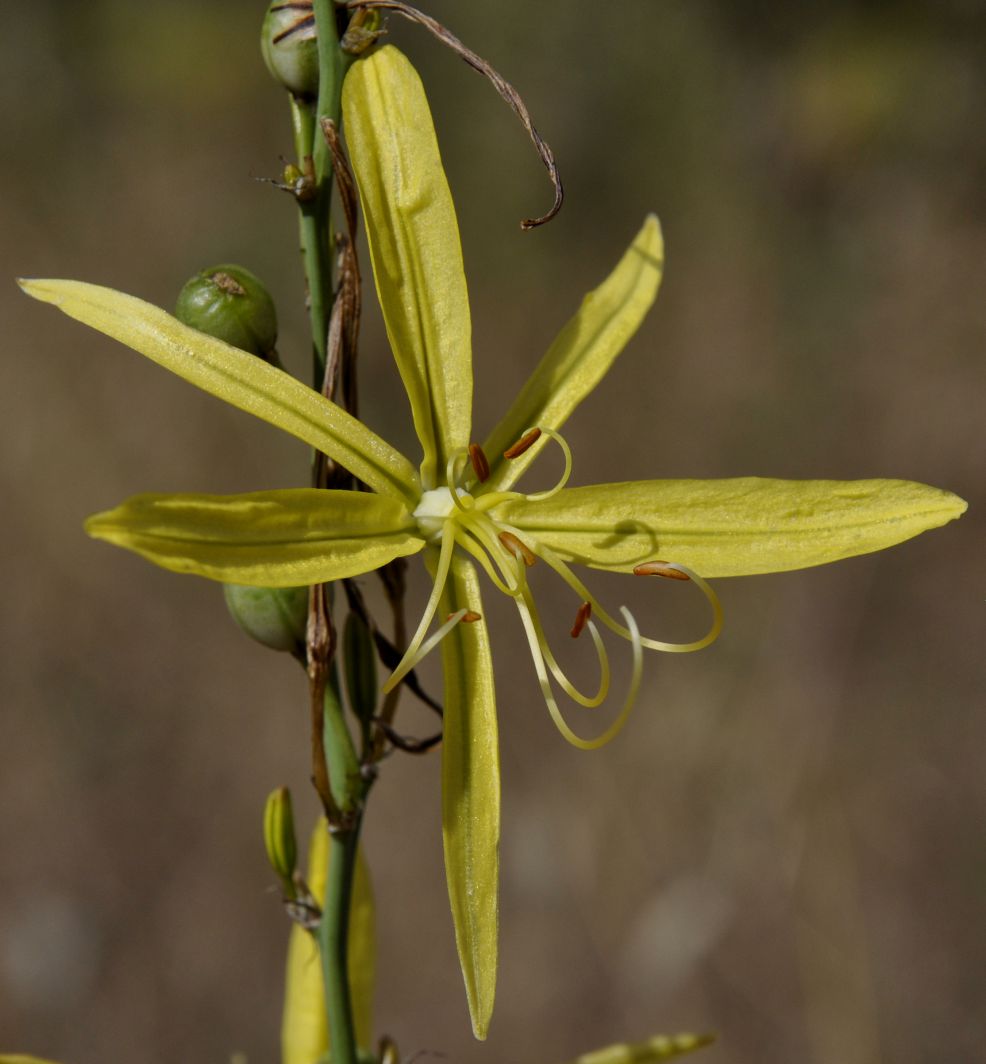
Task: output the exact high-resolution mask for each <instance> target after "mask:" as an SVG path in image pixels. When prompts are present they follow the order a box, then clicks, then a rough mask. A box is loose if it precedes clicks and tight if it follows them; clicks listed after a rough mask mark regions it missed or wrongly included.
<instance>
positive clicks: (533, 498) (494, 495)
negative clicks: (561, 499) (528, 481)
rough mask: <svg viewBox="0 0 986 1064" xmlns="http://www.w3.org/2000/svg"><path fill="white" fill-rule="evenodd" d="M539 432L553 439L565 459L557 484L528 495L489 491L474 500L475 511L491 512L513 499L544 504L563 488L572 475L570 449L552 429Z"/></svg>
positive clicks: (517, 492)
mask: <svg viewBox="0 0 986 1064" xmlns="http://www.w3.org/2000/svg"><path fill="white" fill-rule="evenodd" d="M532 431H533V429H528V432H532ZM539 432H540V434H541V435H543V436H549V437H550V438H551V439H553V440H554V441H555V443H557V444H558V446H559V447H560V448H561V450H562V454H563V455H564V457H565V468H564V470H563V471H562V475H561V477H559V479H558V483H557V484H555V486H554V487H553V488H548V489H547V491H535V492H532V493H531V494H530V495H528V494H526V493H525V492H523V491H491V492H488V493H486V494H485V495H480V496H479V497H478V498H477V499H476V509H477V510H480V511H485V510H491V509H492V508H493V507H494V506H499V505H500V503H502V502H512V501H513V500H515V499H526V500H527V501H528V502H544V500H545V499H550V498H551V496H552V495H557V494H558V492H560V491H561V489H562V488H564V487H565V485H566V484H567V483H568V481H569V478H570V477H571V475H572V448H571V447H569V445H568V441H567V440H566V439H565V437H564V436H562V434H561V433H560V432H555V430H554V429H540V430H539Z"/></svg>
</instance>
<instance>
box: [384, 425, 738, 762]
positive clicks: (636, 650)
mask: <svg viewBox="0 0 986 1064" xmlns="http://www.w3.org/2000/svg"><path fill="white" fill-rule="evenodd" d="M542 435H545V436H548V437H549V438H550V439H552V440H553V441H554V442H555V443H557V444H558V446H559V447H560V448H561V450H562V454H563V456H564V460H565V468H564V471H563V472H562V475H561V477H560V478H559V480H558V482H557V483H556V484H555V485H554V487H552V488H549V489H548V490H547V491H541V492H533V493H524V492H518V491H487V490H484V487H483V485H484V484H485V483H486V482H487V481H488V479H489V476H490V464H489V461H488V459H487V457H486V455H485V453H484V452H483V449H482V447H481V446H480V445H479V444H478V443H471V444H470V445H469V446H468V447H467V448H464V449H462V450H460V451H458V452H456V453H455V454H453V455H452V456H451V457H450V458H449V460H448V463H447V466H446V482H445V486H444V487H441V488H433V489H432V490H430V491H426V492H424V493H423V494H422V496H421V502H420V504H419V505H418V507H417V509H416V510H415V511H414V517H415V519H416V520H417V523H418V528H419V530H420V532H421V534H422V535H423V536H424V537H425V538H426V539H427V540H428V541H429V542H431V543H432V544H434V545H436V546H437V547H438V549H439V554H438V563H437V566H436V569H435V583H434V586H433V588H432V592H431V596H430V597H429V599H428V603H427V605H426V606H425V610H424V613H423V614H422V617H421V620H420V622H419V624H418V628H417V631H416V632H415V634H414V637H413V638H412V640H411V642H410V645H409V646H408V648H407V651H406V653H405V655H404V657H403V658H402V660H401V662H400V663H399V664H398V666H397V668H395V669H394V671H393V673H392V674H391V676H390V678H389V679H388V681H387V683H386V685H385V686H384V691H390V690H392V689H393V688H394V687H396V685H397V684H399V683H400V682H401V680H402V679H403V678H404V677H405V676H407V674H408V673H409V672H410V671H411V670H412V669H414V668H415V667H416V666H417V664H418V663H419V662H420V661H421V660H422V659H423V658H424V657H425V656H426V655H427V654H429V653H430V652H431V651H432V650H434V649H435V647H436V646H438V644H439V643H440V642H441V641H442V640H443V639H444V638H445V636H447V635H448V634H449V632H451V631H452V629H453V628H455V626H456V625H457V624H460V623H468V622H470V621H475V620H478V619H479V614H478V613H477V612H476V611H474V610H469V609H460V610H458V611H456V612H455V613H452V614H450V615H449V617H448V618H447V619H446V620H445V622H444V623H443V624H442V625H440V626H439V628H438V629H437V630H436V631H435V632H434V633H432V635H430V636H428V634H427V633H428V629H429V627H430V626H431V622H432V620H433V618H434V616H435V613H436V611H437V610H438V604H439V602H440V601H441V597H442V592H443V590H444V588H445V583H446V580H447V579H448V574H449V569H450V567H451V564H452V556H453V553H454V551H455V548H456V547H457V546H458V547H459V548H460V549H461V550H463V551H465V553H467V554H468V555H470V557H472V558H473V559H474V560H475V561H476V562H477V563H478V564H479V565H480V566H481V568H482V569H483V570H484V571H485V573H486V575H487V576H488V577H489V578H490V580H491V581H492V582H493V584H494V586H495V587H497V589H498V590H500V591H502V592H503V594H505V595H507V596H508V597H509V598H510V599H512V600H513V602H514V603H515V605H516V606H517V610H518V612H519V614H520V618H521V622H522V623H523V625H524V631H525V632H526V634H527V640H528V644H529V645H530V648H531V656H532V657H533V659H534V668H535V671H536V672H537V677H538V682H539V683H540V686H541V693H542V695H543V696H544V700H545V702H546V704H547V706H548V710H549V712H550V713H551V717H552V719H553V720H554V722H555V724H556V726H557V727H558V730H559V731H560V732H561V733H562V735H563V736H564V737H565V738H566V739H567V740H568V742H570V743H571V744H572V745H573V746H577V747H579V748H580V749H583V750H591V749H596V748H597V747H600V746H602V745H604V744H605V743H607V742H609V740H610V739H612V738H613V737H614V736H615V735H616V734H617V733H618V732H619V731H620V729H621V728H622V727H623V725H624V723H625V722H626V719H627V717H628V715H629V713H630V710H631V709H632V707H633V703H634V701H635V700H636V697H637V692H638V690H639V688H640V679H641V674H642V670H643V654H642V650H643V648H644V647H647V648H649V649H652V650H663V651H668V652H674V653H687V652H690V651H693V650H701V649H702V648H703V647H706V646H708V645H709V644H710V643H711V642H713V641H714V640H715V639H716V637H717V636H718V635H719V632H720V630H721V628H722V610H721V608H720V605H719V600H718V598H717V597H716V594H715V592H714V591H713V590H712V588H711V587H710V586H709V585H708V584H707V583H706V582H705V580H703V579H702V578H701V577H700V576H698V574H697V573H694V572H693V571H692V570H691V569H688V568H687V567H686V566H683V565H676V564H675V563H673V562H666V561H658V560H655V561H650V562H646V563H643V564H641V565H638V566H637V567H636V568H635V569H634V574H635V575H637V576H663V577H666V578H670V579H674V580H692V581H694V582H695V583H696V584H697V585H698V587H699V588H700V589H701V590H702V592H703V593H704V594H705V596H706V598H707V599H708V600H709V603H710V604H711V606H712V610H713V620H712V624H711V626H710V628H709V630H708V632H706V634H705V635H704V636H703V637H702V638H701V639H698V640H695V641H694V642H690V643H668V642H664V641H660V640H656V639H648V638H645V637H643V636H642V635H641V634H640V629H639V627H638V625H637V622H636V619H635V618H634V616H633V614H631V613H630V611H629V610H628V609H627V608H626V607H625V606H621V607H620V614H621V615H622V617H623V620H624V622H625V623H624V624H620V623H619V622H618V621H616V620H614V618H613V617H612V616H611V615H610V614H609V613H608V612H607V611H606V610H605V609H603V607H602V606H601V605H600V604H599V602H598V601H597V599H596V598H595V597H594V596H593V595H592V594H591V592H590V591H589V590H588V589H587V588H586V587H585V585H584V584H583V583H582V581H581V580H579V578H578V577H577V576H576V575H575V574H574V573H573V572H572V570H571V568H570V567H569V566H568V565H567V564H566V563H565V562H564V561H563V560H562V559H561V558H560V557H558V555H557V554H555V553H554V552H553V551H552V550H550V549H549V548H548V547H547V546H545V545H544V544H542V543H539V542H537V540H535V539H534V538H533V537H531V536H530V535H529V534H527V535H525V534H523V533H521V531H520V530H519V529H517V528H515V527H513V526H512V525H510V524H508V523H506V522H505V521H503V520H501V519H499V518H498V516H497V512H496V511H497V508H498V507H499V506H501V505H502V504H503V503H506V502H510V501H513V500H516V499H525V500H526V501H527V502H540V501H544V500H546V499H549V498H551V497H552V496H554V495H556V494H557V493H558V492H560V491H561V490H562V489H563V488H564V487H565V486H566V484H567V483H568V481H569V478H570V477H571V473H572V452H571V448H570V447H569V446H568V443H567V442H566V441H565V439H564V437H563V436H562V435H561V434H560V433H558V432H556V431H555V430H554V429H549V428H544V427H537V426H536V427H534V428H532V429H528V430H527V431H526V432H525V433H524V434H523V435H522V436H521V438H520V439H519V440H517V442H516V443H514V444H513V445H512V446H511V447H509V448H507V450H506V451H504V452H503V457H504V458H505V459H507V460H508V461H510V460H512V459H515V458H519V457H520V456H521V455H522V454H524V453H525V452H526V451H528V450H529V449H530V448H531V447H532V446H533V445H534V444H535V443H536V442H537V441H538V440H539V439H540V438H541V436H542ZM538 559H541V560H542V561H544V562H546V563H547V564H548V565H549V566H550V567H551V568H552V569H553V570H554V571H555V572H556V573H558V575H559V576H560V577H561V578H562V579H563V580H564V581H565V583H566V584H568V586H569V587H570V588H572V590H573V591H575V593H576V594H577V595H578V596H579V599H580V600H581V604H580V605H579V607H578V612H577V614H576V617H575V623H574V625H573V627H572V631H571V635H572V637H573V638H578V637H579V636H580V635H581V634H582V632H583V631H585V630H586V629H588V631H589V635H590V636H591V637H592V643H593V648H594V649H595V652H596V657H597V659H598V662H599V685H598V688H597V690H596V692H595V694H592V695H587V694H585V693H583V692H582V691H580V690H579V689H578V688H577V687H576V686H575V685H574V684H573V683H572V682H571V680H570V679H569V678H568V676H567V675H566V674H565V671H564V670H563V669H562V667H561V666H560V665H559V664H558V661H557V659H556V658H555V655H554V653H553V651H552V649H551V646H550V644H549V642H548V639H547V637H546V635H545V632H544V626H543V625H542V623H541V618H540V614H539V613H538V609H537V606H536V604H535V602H534V596H533V594H532V592H531V588H530V585H529V583H528V580H527V570H528V569H529V568H530V567H531V566H533V565H534V564H535V562H537V561H538ZM593 616H598V617H599V619H600V620H601V621H602V623H603V624H604V625H605V626H606V627H607V628H609V629H610V631H612V632H614V633H615V634H617V635H619V636H621V637H622V638H624V639H626V640H628V641H629V642H630V644H631V646H632V648H633V671H632V674H631V678H630V685H629V690H628V693H627V696H626V698H625V700H624V703H623V707H622V709H621V710H620V712H619V714H618V715H617V717H616V718H615V719H614V720H613V721H612V723H611V724H610V725H609V726H608V727H607V728H606V730H605V731H604V732H603V733H602V734H601V735H598V736H596V737H595V738H593V739H584V738H582V737H580V736H579V735H577V734H576V733H575V732H574V731H573V730H572V729H571V727H570V726H569V725H568V723H567V722H566V720H565V718H564V716H563V715H562V712H561V709H560V708H559V706H558V702H557V700H556V698H555V695H554V691H553V690H552V686H551V680H552V679H554V681H555V683H556V684H557V685H558V686H559V687H561V689H562V690H563V691H564V692H565V694H566V695H568V697H569V698H571V699H572V701H573V702H576V703H577V704H578V705H581V706H585V707H586V708H589V709H593V708H595V707H597V706H600V705H601V704H602V703H603V702H604V701H605V699H606V697H607V695H608V694H609V686H610V666H609V655H608V653H607V651H606V646H605V644H604V642H603V639H602V636H601V635H600V633H599V629H598V627H597V625H596V624H595V622H594V621H593V619H592V618H593Z"/></svg>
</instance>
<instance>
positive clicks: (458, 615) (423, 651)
mask: <svg viewBox="0 0 986 1064" xmlns="http://www.w3.org/2000/svg"><path fill="white" fill-rule="evenodd" d="M471 613H472V611H471V610H468V609H463V610H456V611H455V613H453V614H452V615H451V616H450V617H449V618H448V620H447V621H445V623H444V624H442V625H440V626H439V627H438V628H436V629H435V631H434V632H432V634H431V635H430V636H428V638H427V639H426V640H425V641H424V642H423V643H422V644H421V646H420V647H418V649H417V650H416V651H415V654H414V657H413V658H412V659H411V661H410V663H409V664H408V666H407V668H406V669H405V675H406V673H407V672H410V671H411V669H416V668H417V667H418V665H420V664H421V662H422V661H423V660H424V659H425V658H426V657H428V655H429V654H430V653H431V652H432V651H433V650H434V649H435V647H437V646H438V644H439V643H440V642H441V641H442V640H443V639H444V638H445V637H446V636H447V635H448V634H449V632H451V631H452V629H453V628H454V627H455V626H456V625H457V624H461V623H462V622H463V621H464V620H465V619H466V617H467V616H468V615H469V614H471ZM479 619H480V617H479V614H478V613H472V616H471V617H469V622H472V621H477V620H479ZM402 664H403V662H402ZM394 675H397V670H396V669H395V670H394ZM393 679H394V677H393V676H391V678H390V680H388V681H387V682H388V683H390V682H391V681H393ZM397 682H399V680H398V681H397ZM385 690H386V688H385Z"/></svg>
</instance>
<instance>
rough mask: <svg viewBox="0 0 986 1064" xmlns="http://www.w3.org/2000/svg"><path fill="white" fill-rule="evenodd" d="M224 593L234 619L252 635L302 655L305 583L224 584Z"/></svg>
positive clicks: (305, 611) (306, 609) (306, 589)
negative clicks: (274, 584) (264, 585)
mask: <svg viewBox="0 0 986 1064" xmlns="http://www.w3.org/2000/svg"><path fill="white" fill-rule="evenodd" d="M223 595H224V596H225V598H226V606H227V607H228V608H229V612H230V615H231V616H232V618H233V620H234V621H236V623H237V624H238V625H239V626H240V627H241V628H242V629H243V631H244V632H246V634H247V635H248V636H250V638H251V639H256V641H257V642H258V643H263V645H264V646H265V647H270V648H271V650H286V651H287V652H288V653H290V654H294V655H295V657H299V658H304V656H305V629H306V627H307V624H308V588H307V587H249V586H247V585H245V584H223Z"/></svg>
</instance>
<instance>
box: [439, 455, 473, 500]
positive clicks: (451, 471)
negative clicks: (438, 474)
mask: <svg viewBox="0 0 986 1064" xmlns="http://www.w3.org/2000/svg"><path fill="white" fill-rule="evenodd" d="M468 461H469V452H468V451H467V450H466V449H465V448H464V447H463V448H462V449H461V450H458V451H456V452H455V453H454V454H451V455H450V456H449V460H448V461H447V462H446V463H445V485H446V487H447V488H448V491H449V495H451V496H452V502H454V503H455V505H456V506H457V507H458V508H459V509H460V510H461V511H462V512H463V513H465V512H466V510H467V509H468V507H467V506H466V504H465V503H464V502H463V501H462V499H460V498H459V489H458V487H457V486H456V482H457V481H458V479H459V477H460V476H461V475H462V470H461V469H459V463H460V462H462V463H463V465H465V463H466V462H468Z"/></svg>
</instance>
